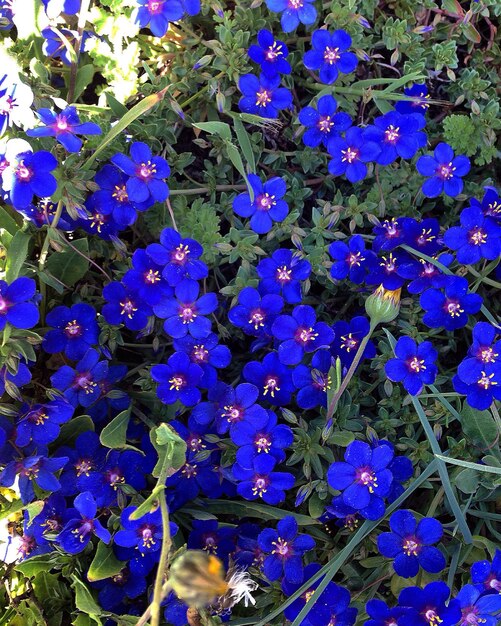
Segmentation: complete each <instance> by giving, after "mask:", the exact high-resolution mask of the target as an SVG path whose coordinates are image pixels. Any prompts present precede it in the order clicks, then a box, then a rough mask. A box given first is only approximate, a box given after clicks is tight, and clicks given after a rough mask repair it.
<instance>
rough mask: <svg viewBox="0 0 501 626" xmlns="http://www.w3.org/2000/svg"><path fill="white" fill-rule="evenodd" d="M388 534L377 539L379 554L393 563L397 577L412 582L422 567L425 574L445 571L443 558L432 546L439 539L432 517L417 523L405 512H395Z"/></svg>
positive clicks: (439, 529) (437, 523) (440, 535)
mask: <svg viewBox="0 0 501 626" xmlns="http://www.w3.org/2000/svg"><path fill="white" fill-rule="evenodd" d="M390 528H391V531H392V532H390V533H381V534H380V535H378V538H377V546H378V550H379V552H381V554H382V555H383V556H385V557H386V558H390V559H394V561H393V569H394V570H395V572H396V573H397V574H398V575H399V576H403V577H404V578H413V577H414V576H416V575H417V573H418V571H419V566H421V567H422V568H423V569H424V570H425V571H426V572H431V573H432V574H437V573H438V572H440V571H442V570H443V569H444V567H445V558H444V555H443V554H442V553H441V552H440V550H439V549H438V548H435V547H434V546H433V544H434V543H438V542H439V541H440V539H441V538H442V534H443V530H442V524H440V522H439V521H437V520H436V519H433V518H432V517H424V518H422V519H421V520H420V521H419V523H416V519H415V517H414V515H413V514H412V513H411V512H410V511H407V510H402V511H395V513H393V515H392V516H391V517H390Z"/></svg>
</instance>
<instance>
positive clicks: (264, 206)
mask: <svg viewBox="0 0 501 626" xmlns="http://www.w3.org/2000/svg"><path fill="white" fill-rule="evenodd" d="M256 204H257V207H258V209H261V210H262V211H269V210H270V209H271V208H272V207H274V206H275V204H276V202H275V196H270V194H269V193H263V194H261V195H260V196H258V197H257V199H256Z"/></svg>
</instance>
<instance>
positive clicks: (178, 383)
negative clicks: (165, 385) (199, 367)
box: [169, 374, 186, 391]
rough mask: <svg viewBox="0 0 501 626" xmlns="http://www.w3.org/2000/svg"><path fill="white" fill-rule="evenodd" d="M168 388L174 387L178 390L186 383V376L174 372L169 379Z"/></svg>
mask: <svg viewBox="0 0 501 626" xmlns="http://www.w3.org/2000/svg"><path fill="white" fill-rule="evenodd" d="M169 383H170V389H171V390H172V389H175V390H176V391H179V390H180V389H182V388H183V387H184V386H185V385H186V378H185V377H184V376H183V375H182V374H174V376H173V377H172V378H170V379H169Z"/></svg>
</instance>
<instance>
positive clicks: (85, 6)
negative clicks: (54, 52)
mask: <svg viewBox="0 0 501 626" xmlns="http://www.w3.org/2000/svg"><path fill="white" fill-rule="evenodd" d="M91 2H92V0H82V4H81V6H80V13H79V14H78V33H77V36H76V38H75V58H74V59H72V60H71V68H70V81H69V86H68V103H69V104H71V102H72V101H73V98H74V96H75V86H76V83H77V71H78V60H79V58H80V46H81V45H82V37H83V33H84V28H85V24H86V22H87V14H88V12H89V9H90V3H91Z"/></svg>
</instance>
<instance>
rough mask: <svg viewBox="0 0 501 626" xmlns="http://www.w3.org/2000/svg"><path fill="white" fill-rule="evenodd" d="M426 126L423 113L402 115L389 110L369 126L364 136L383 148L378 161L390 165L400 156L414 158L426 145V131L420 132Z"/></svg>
mask: <svg viewBox="0 0 501 626" xmlns="http://www.w3.org/2000/svg"><path fill="white" fill-rule="evenodd" d="M424 126H425V119H424V117H423V116H422V115H402V114H400V113H398V112H397V111H389V112H388V113H385V114H384V115H382V116H380V117H376V119H375V120H374V126H368V127H367V128H366V129H365V131H364V136H365V138H366V139H367V140H368V141H373V142H374V143H377V144H378V145H379V147H380V148H381V152H380V153H379V154H378V156H377V158H376V162H377V163H379V164H380V165H390V163H393V161H395V160H396V159H397V158H398V157H401V158H402V159H412V157H413V156H414V155H415V154H416V152H417V151H418V150H419V148H423V147H424V146H425V145H426V133H422V132H420V131H421V129H422V128H424Z"/></svg>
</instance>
